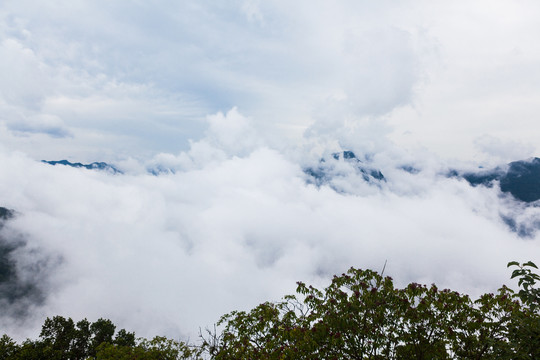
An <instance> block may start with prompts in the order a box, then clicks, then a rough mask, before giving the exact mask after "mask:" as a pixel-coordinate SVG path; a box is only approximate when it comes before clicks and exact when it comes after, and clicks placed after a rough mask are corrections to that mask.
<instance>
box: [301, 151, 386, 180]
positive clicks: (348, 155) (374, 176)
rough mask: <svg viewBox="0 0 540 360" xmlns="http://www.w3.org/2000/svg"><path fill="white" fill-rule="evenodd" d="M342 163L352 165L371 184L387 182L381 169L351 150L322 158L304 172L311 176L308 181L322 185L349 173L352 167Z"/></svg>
mask: <svg viewBox="0 0 540 360" xmlns="http://www.w3.org/2000/svg"><path fill="white" fill-rule="evenodd" d="M341 164H347V165H350V166H351V167H352V168H353V169H354V172H355V173H357V174H360V175H361V176H362V178H363V179H364V181H366V182H368V183H370V184H380V183H381V182H386V178H385V177H384V175H383V173H382V172H381V171H380V170H379V169H376V168H374V167H372V166H371V165H369V164H368V163H367V162H364V161H362V160H360V159H359V158H358V157H357V156H356V154H355V153H354V152H352V151H350V150H345V151H341V152H336V153H332V154H331V156H330V157H329V158H322V159H320V160H319V163H318V164H317V166H312V167H307V168H305V169H304V173H305V174H306V175H308V176H309V177H310V179H309V181H308V182H311V183H314V184H315V185H317V186H321V185H325V184H329V183H330V182H331V180H332V178H335V177H339V176H345V175H347V172H348V170H350V169H349V168H343V167H340V165H341Z"/></svg>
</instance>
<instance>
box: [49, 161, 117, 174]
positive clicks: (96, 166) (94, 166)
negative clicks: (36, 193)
mask: <svg viewBox="0 0 540 360" xmlns="http://www.w3.org/2000/svg"><path fill="white" fill-rule="evenodd" d="M41 162H43V163H46V164H49V165H65V166H71V167H74V168H85V169H89V170H103V171H107V172H110V173H112V174H122V171H120V170H118V169H117V168H115V167H114V166H112V165H109V164H107V163H105V162H93V163H91V164H82V163H79V162H76V163H72V162H69V161H67V160H60V161H48V160H41Z"/></svg>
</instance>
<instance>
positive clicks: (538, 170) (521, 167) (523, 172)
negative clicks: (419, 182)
mask: <svg viewBox="0 0 540 360" xmlns="http://www.w3.org/2000/svg"><path fill="white" fill-rule="evenodd" d="M450 175H451V176H460V177H462V178H464V179H465V180H467V181H468V182H469V184H471V185H472V186H478V185H483V186H487V187H492V186H493V184H494V183H495V181H498V182H499V184H500V187H501V191H502V192H505V193H510V194H512V196H513V197H514V198H516V199H518V200H521V201H524V202H526V203H531V202H534V201H537V200H539V199H540V158H537V157H535V158H532V159H529V160H519V161H513V162H511V163H509V164H507V165H506V166H498V167H496V168H494V169H490V170H481V171H477V172H464V173H459V172H457V171H455V170H454V171H452V172H451V174H450Z"/></svg>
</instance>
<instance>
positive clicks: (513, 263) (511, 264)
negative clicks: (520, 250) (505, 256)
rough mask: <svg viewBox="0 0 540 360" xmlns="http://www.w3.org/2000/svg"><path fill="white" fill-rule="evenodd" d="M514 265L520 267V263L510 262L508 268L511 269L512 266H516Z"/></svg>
mask: <svg viewBox="0 0 540 360" xmlns="http://www.w3.org/2000/svg"><path fill="white" fill-rule="evenodd" d="M514 265H515V266H519V263H518V262H517V261H510V262H509V263H508V265H506V267H507V268H509V267H510V266H514Z"/></svg>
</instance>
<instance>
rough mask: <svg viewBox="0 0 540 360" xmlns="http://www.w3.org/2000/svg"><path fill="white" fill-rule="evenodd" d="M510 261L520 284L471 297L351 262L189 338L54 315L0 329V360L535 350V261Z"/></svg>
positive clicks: (509, 354) (537, 355)
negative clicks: (320, 284)
mask: <svg viewBox="0 0 540 360" xmlns="http://www.w3.org/2000/svg"><path fill="white" fill-rule="evenodd" d="M508 266H509V267H514V270H513V272H512V276H511V277H512V278H517V279H518V285H519V287H520V289H519V291H517V292H514V291H513V290H512V289H510V288H508V287H506V286H502V287H501V288H500V289H499V290H498V291H497V292H496V293H487V294H484V295H482V296H480V297H479V298H478V299H475V300H473V299H471V298H470V297H469V296H468V295H466V294H460V293H458V292H456V291H452V290H449V289H439V288H438V287H437V286H436V285H434V284H432V285H430V286H426V285H421V284H417V283H411V284H409V285H407V286H406V287H404V288H396V287H395V286H394V283H393V280H392V279H391V278H390V277H389V276H386V277H384V276H383V275H381V274H378V273H377V272H375V271H371V270H360V269H355V268H351V269H349V270H348V271H347V272H346V273H343V274H341V275H339V276H334V278H333V279H332V282H331V284H330V285H329V286H328V287H326V288H324V289H322V290H321V289H317V288H315V287H313V286H309V285H306V284H305V283H303V282H298V283H297V290H296V294H295V295H287V296H285V297H284V298H283V300H282V301H279V302H273V303H272V302H266V303H263V304H260V305H259V306H257V307H255V308H254V309H252V310H250V311H233V312H231V313H229V314H226V315H224V316H222V317H221V319H220V320H219V321H218V323H217V327H216V328H215V329H214V330H212V331H209V330H208V331H207V332H206V333H204V334H201V337H200V339H199V340H200V341H199V342H198V343H197V344H188V343H185V342H182V341H176V340H171V339H167V338H166V337H160V336H156V337H154V338H153V339H151V340H147V339H144V338H136V337H135V334H134V333H132V332H127V331H126V330H124V329H122V330H120V331H118V332H115V330H116V326H115V325H114V324H113V323H112V322H111V321H110V320H106V319H98V320H97V321H96V322H93V323H90V322H89V321H88V320H86V319H83V320H81V321H78V322H77V323H75V322H74V321H73V320H72V319H71V318H64V317H61V316H55V317H53V318H48V319H46V320H45V323H44V324H43V327H42V331H41V333H40V336H39V339H38V340H30V339H28V340H26V341H24V342H23V343H21V344H17V343H16V342H14V341H13V340H12V339H11V338H10V337H9V336H7V335H4V336H3V337H1V338H0V360H4V359H5V360H8V359H9V360H15V359H17V360H19V359H21V360H22V359H55V360H56V359H58V360H64V359H69V360H72V359H73V360H75V359H76V360H79V359H80V360H83V359H100V360H105V359H119V360H123V359H126V360H127V359H144V360H146V359H148V360H151V359H163V360H173V359H174V360H177V359H204V358H207V359H216V360H219V359H239V360H241V359H540V311H539V310H540V290H539V289H538V287H537V282H538V281H539V280H540V276H539V275H538V274H537V273H536V272H535V269H537V266H536V265H535V264H534V263H532V262H527V263H524V264H519V263H518V262H510V263H509V264H508ZM217 329H219V330H217Z"/></svg>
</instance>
